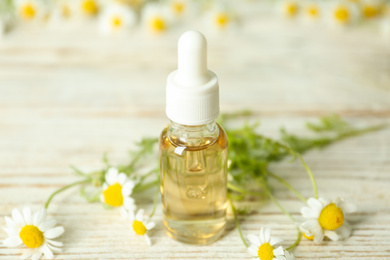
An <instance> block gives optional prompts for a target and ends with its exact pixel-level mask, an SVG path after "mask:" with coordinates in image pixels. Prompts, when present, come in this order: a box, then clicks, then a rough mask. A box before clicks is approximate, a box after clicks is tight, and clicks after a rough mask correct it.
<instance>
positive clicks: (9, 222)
mask: <svg viewBox="0 0 390 260" xmlns="http://www.w3.org/2000/svg"><path fill="white" fill-rule="evenodd" d="M4 219H5V224H7V227H9V228H15V227H16V223H15V222H14V221H13V220H12V218H10V217H7V216H5V217H4Z"/></svg>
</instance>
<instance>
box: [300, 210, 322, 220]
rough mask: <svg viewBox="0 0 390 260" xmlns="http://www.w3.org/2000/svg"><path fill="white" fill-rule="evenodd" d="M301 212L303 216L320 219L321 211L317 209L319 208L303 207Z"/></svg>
mask: <svg viewBox="0 0 390 260" xmlns="http://www.w3.org/2000/svg"><path fill="white" fill-rule="evenodd" d="M301 213H302V216H303V217H304V218H308V219H318V217H319V216H320V214H321V211H319V210H317V209H312V208H309V207H303V208H302V209H301Z"/></svg>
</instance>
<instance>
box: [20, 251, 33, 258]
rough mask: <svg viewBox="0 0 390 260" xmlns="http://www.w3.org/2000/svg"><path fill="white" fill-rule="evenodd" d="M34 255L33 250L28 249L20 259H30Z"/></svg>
mask: <svg viewBox="0 0 390 260" xmlns="http://www.w3.org/2000/svg"><path fill="white" fill-rule="evenodd" d="M34 253H35V251H34V250H31V249H28V250H26V251H25V252H24V253H23V254H22V256H21V258H22V259H27V258H31V256H32V255H33V254H34Z"/></svg>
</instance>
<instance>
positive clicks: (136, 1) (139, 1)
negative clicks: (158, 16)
mask: <svg viewBox="0 0 390 260" xmlns="http://www.w3.org/2000/svg"><path fill="white" fill-rule="evenodd" d="M112 1H113V2H115V3H119V4H122V5H127V6H130V7H132V8H136V9H137V8H139V7H141V6H142V5H143V4H144V2H145V1H146V0H112Z"/></svg>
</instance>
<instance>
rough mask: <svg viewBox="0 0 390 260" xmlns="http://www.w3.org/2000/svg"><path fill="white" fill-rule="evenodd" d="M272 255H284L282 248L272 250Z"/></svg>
mask: <svg viewBox="0 0 390 260" xmlns="http://www.w3.org/2000/svg"><path fill="white" fill-rule="evenodd" d="M274 255H275V256H278V255H284V250H283V247H281V246H279V247H278V248H276V249H274Z"/></svg>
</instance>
